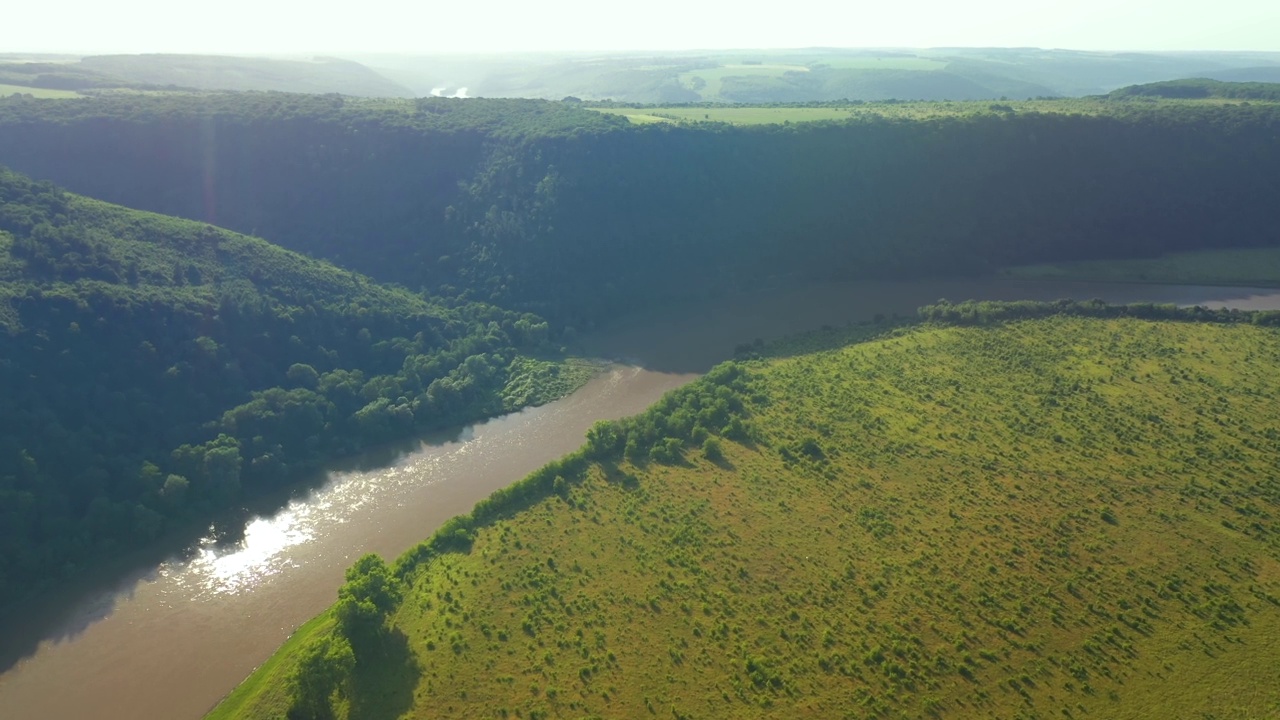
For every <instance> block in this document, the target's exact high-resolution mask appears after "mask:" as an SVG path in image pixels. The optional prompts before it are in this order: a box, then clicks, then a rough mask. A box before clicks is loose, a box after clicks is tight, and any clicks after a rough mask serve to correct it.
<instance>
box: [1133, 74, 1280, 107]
mask: <svg viewBox="0 0 1280 720" xmlns="http://www.w3.org/2000/svg"><path fill="white" fill-rule="evenodd" d="M1109 97H1112V98H1119V99H1125V98H1177V99H1206V98H1220V99H1228V100H1263V101H1268V102H1275V101H1277V100H1280V83H1273V82H1222V81H1220V80H1209V79H1206V78H1192V79H1188V80H1169V81H1166V82H1156V83H1148V84H1146V85H1131V86H1129V87H1124V88H1120V89H1119V90H1114V91H1112V92H1111V93H1110V95H1109Z"/></svg>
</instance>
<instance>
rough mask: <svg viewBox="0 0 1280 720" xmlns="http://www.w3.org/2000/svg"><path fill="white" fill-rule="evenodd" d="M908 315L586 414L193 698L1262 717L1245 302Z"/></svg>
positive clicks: (315, 710)
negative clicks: (1240, 306)
mask: <svg viewBox="0 0 1280 720" xmlns="http://www.w3.org/2000/svg"><path fill="white" fill-rule="evenodd" d="M922 313H923V314H924V316H925V317H926V318H927V319H931V320H932V321H931V322H926V323H924V324H921V325H915V326H908V327H902V328H897V329H886V328H883V327H880V328H877V327H874V326H872V327H863V328H858V329H855V330H851V331H843V332H834V331H833V332H831V333H827V334H826V335H818V336H810V337H808V338H801V339H798V340H797V341H795V342H792V343H790V344H784V345H781V346H778V347H774V348H771V349H766V350H765V356H764V357H762V358H759V359H754V360H747V361H741V362H738V363H734V364H727V365H724V366H721V367H719V368H717V369H716V370H714V371H712V372H711V373H709V374H708V375H707V376H706V378H704V379H703V380H701V381H699V382H697V383H695V384H694V385H693V386H690V387H689V388H686V389H683V390H680V391H677V392H676V393H673V394H672V395H669V396H668V397H667V398H666V399H664V401H663V402H661V403H659V405H657V406H655V408H653V409H651V410H650V411H649V412H647V413H646V414H644V415H642V416H640V417H638V418H636V419H633V420H630V421H623V422H621V423H618V424H601V425H598V426H597V427H596V428H595V429H594V430H593V431H592V432H591V433H590V434H589V435H588V443H587V446H586V447H585V448H584V449H583V450H582V451H580V452H579V453H577V454H575V455H572V456H570V457H568V458H566V459H564V460H562V461H560V462H558V463H553V464H552V465H551V466H548V467H547V468H545V469H544V470H542V471H539V472H538V473H535V474H534V475H533V476H530V478H528V479H526V480H525V481H523V482H522V483H519V484H518V485H516V486H514V487H512V488H509V489H508V490H504V491H501V492H499V493H498V494H497V495H495V496H494V497H493V498H491V499H490V500H487V501H484V502H482V503H480V504H479V505H478V506H477V507H476V509H475V511H473V513H472V515H470V516H464V517H462V518H459V519H457V520H455V521H453V522H451V523H447V524H446V525H445V527H443V528H442V529H441V530H440V531H439V532H438V533H437V534H436V535H435V536H434V537H433V538H432V539H431V540H430V541H428V542H427V543H424V544H423V545H422V546H421V547H420V548H419V549H417V550H415V551H411V552H410V553H407V554H406V555H405V556H404V557H402V558H401V559H400V560H399V561H398V562H397V563H395V564H394V565H393V566H391V567H390V568H388V567H387V566H385V565H383V564H382V563H381V561H379V560H377V559H376V558H365V559H363V560H361V561H360V562H359V563H357V564H356V566H355V567H354V568H353V569H352V570H351V571H350V572H349V573H348V579H349V582H348V584H347V585H346V586H345V587H344V588H343V589H342V590H341V591H340V592H339V598H340V601H339V603H338V605H337V606H335V609H334V610H333V611H331V612H330V613H326V614H325V615H322V616H321V617H319V618H317V620H316V621H314V622H313V623H311V624H309V625H307V626H305V627H304V628H302V629H301V630H300V631H299V632H298V633H297V634H296V635H295V637H294V638H293V639H292V640H291V641H290V643H289V644H287V645H286V647H285V648H284V649H283V650H282V651H281V653H280V654H278V655H277V656H276V658H273V660H272V661H271V662H270V663H268V664H267V665H265V666H264V667H263V668H261V669H260V670H259V672H258V673H256V674H255V675H254V676H253V677H252V678H250V679H249V681H248V682H247V683H246V684H245V685H244V686H242V688H241V689H240V690H238V691H237V692H236V693H233V694H232V695H231V696H230V697H229V698H228V700H227V701H226V702H225V703H224V704H223V705H222V706H220V707H219V708H218V709H217V710H215V712H214V713H213V714H212V715H210V717H211V718H231V717H237V718H268V717H281V716H283V715H284V714H285V713H286V712H293V713H294V716H296V717H327V716H330V715H331V714H332V716H334V717H339V718H346V717H351V718H356V717H408V718H417V717H423V718H425V717H433V718H435V717H477V718H481V717H483V718H489V717H526V718H543V717H611V716H648V715H656V716H668V715H670V716H673V717H735V718H736V717H780V718H781V717H797V716H812V717H898V716H909V717H921V716H933V717H955V718H963V717H974V718H978V717H982V718H996V717H998V718H1015V717H1017V718H1021V717H1111V718H1140V717H1172V716H1179V717H1188V716H1203V717H1270V716H1273V715H1274V714H1275V713H1277V712H1280V691H1277V688H1280V675H1277V668H1280V663H1277V662H1276V660H1277V658H1276V648H1275V646H1274V644H1273V643H1272V642H1270V639H1271V638H1273V637H1274V636H1275V633H1276V632H1278V631H1280V545H1278V544H1277V538H1278V537H1280V534H1278V533H1280V526H1277V525H1276V513H1277V510H1278V509H1280V508H1278V504H1280V495H1278V494H1277V487H1276V483H1275V478H1274V473H1273V472H1272V468H1273V467H1274V464H1275V462H1276V459H1277V446H1276V438H1277V437H1280V414H1277V411H1276V405H1275V403H1274V397H1275V395H1276V394H1277V393H1278V392H1280V384H1278V383H1277V381H1276V377H1277V373H1276V372H1275V367H1274V358H1275V357H1276V356H1277V351H1280V335H1277V333H1276V331H1275V330H1274V329H1272V328H1270V327H1264V326H1261V325H1259V323H1263V324H1269V323H1272V322H1273V321H1274V320H1275V318H1274V317H1272V316H1270V315H1248V314H1242V313H1218V314H1205V313H1198V312H1197V311H1186V312H1180V311H1176V310H1174V309H1172V308H1160V307H1150V306H1148V307H1137V306H1135V307H1133V308H1130V309H1128V310H1124V309H1115V308H1108V307H1105V306H1101V305H1096V304H1085V305H1062V304H1058V305H1034V304H1025V303H1024V304H1012V305H999V304H981V305H960V306H952V305H945V304H944V305H940V306H934V307H930V308H925V309H924V310H922ZM1143 317H1149V318H1166V319H1142V318H1143ZM1197 318H1201V319H1202V320H1203V321H1196V319H1197ZM1251 320H1252V322H1250V321H1251ZM290 708H292V710H290Z"/></svg>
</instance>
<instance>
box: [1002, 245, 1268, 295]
mask: <svg viewBox="0 0 1280 720" xmlns="http://www.w3.org/2000/svg"><path fill="white" fill-rule="evenodd" d="M1001 274H1003V275H1006V276H1008V277H1015V278H1022V279H1027V280H1047V279H1054V280H1101V281H1107V282H1150V283H1171V284H1182V285H1249V286H1260V287H1271V286H1280V248H1274V247H1269V248H1243V249H1233V250H1213V251H1208V252H1191V253H1172V254H1169V255H1165V256H1163V257H1158V258H1150V259H1142V260H1105V261H1104V260H1098V261H1090V262H1074V263H1060V264H1056V265H1026V266H1022V267H1015V268H1008V269H1005V270H1002V271H1001Z"/></svg>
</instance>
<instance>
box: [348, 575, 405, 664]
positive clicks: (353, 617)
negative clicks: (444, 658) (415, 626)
mask: <svg viewBox="0 0 1280 720" xmlns="http://www.w3.org/2000/svg"><path fill="white" fill-rule="evenodd" d="M401 595H402V591H401V587H400V581H399V580H398V579H396V577H395V576H394V575H393V574H392V573H391V570H390V568H388V567H387V564H386V562H385V561H383V559H382V558H380V557H378V556H377V555H373V554H369V555H365V556H364V557H362V558H360V559H359V560H357V561H356V563H355V564H354V565H352V566H351V567H350V568H349V569H348V570H347V582H346V584H344V585H343V586H342V587H341V588H339V589H338V604H337V605H336V606H335V607H334V615H335V616H336V617H337V620H338V629H339V630H340V631H341V633H342V634H343V635H344V636H345V637H346V638H347V639H348V640H349V641H350V642H351V647H352V648H353V649H354V650H355V652H356V653H357V654H364V653H367V652H369V651H370V650H371V649H372V648H374V647H376V645H377V644H378V642H379V641H380V640H381V639H382V636H383V635H384V634H385V632H386V621H387V616H388V615H389V614H390V613H391V611H392V610H394V609H395V607H396V605H397V604H398V603H399V602H400V598H401Z"/></svg>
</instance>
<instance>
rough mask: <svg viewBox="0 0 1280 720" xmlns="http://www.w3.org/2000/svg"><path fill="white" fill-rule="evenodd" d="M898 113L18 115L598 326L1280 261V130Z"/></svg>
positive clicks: (1258, 125) (99, 193) (488, 108)
mask: <svg viewBox="0 0 1280 720" xmlns="http://www.w3.org/2000/svg"><path fill="white" fill-rule="evenodd" d="M882 107H883V108H885V110H886V112H885V113H883V114H876V112H875V111H874V108H872V111H871V112H868V113H865V114H863V115H860V116H858V117H856V118H851V119H849V120H847V121H843V122H814V123H794V124H775V125H762V126H757V127H735V126H729V125H725V124H720V123H713V122H698V123H685V124H679V125H669V124H657V125H647V126H642V125H632V124H630V123H629V122H628V121H627V120H626V119H625V118H622V117H618V116H613V115H608V114H605V113H601V112H596V111H592V110H590V109H587V108H584V107H582V106H581V104H580V103H575V102H560V103H556V102H546V101H531V100H525V101H522V100H446V99H436V98H429V99H424V100H418V101H356V100H350V99H347V100H343V99H341V98H332V97H314V96H292V95H280V94H221V95H213V96H170V97H124V98H103V99H92V100H72V101H58V102H54V101H38V100H32V99H21V98H20V99H10V100H7V101H0V162H8V163H10V164H12V165H13V166H14V167H16V168H18V169H21V170H23V171H25V172H28V173H30V174H32V175H35V176H37V177H42V178H49V179H53V180H55V181H57V182H61V183H64V184H65V185H67V186H68V187H70V188H71V189H73V190H76V191H78V192H83V193H86V194H89V195H92V196H95V197H102V198H105V199H109V200H112V201H117V202H121V203H123V204H127V205H130V206H136V207H144V208H146V209H150V210H155V211H159V212H164V213H167V214H174V215H179V216H183V217H189V218H196V219H203V220H207V221H211V222H215V223H217V224H221V225H225V226H227V227H231V228H234V229H237V230H240V231H245V232H251V233H254V234H257V235H260V236H262V237H265V238H267V239H268V240H271V241H272V242H276V243H279V244H281V245H284V246H286V247H289V248H292V249H295V250H299V251H303V252H306V253H309V254H312V255H316V256H322V257H326V258H330V259H332V260H334V261H335V262H337V263H338V264H342V265H345V266H348V267H351V268H353V269H356V270H359V271H361V272H364V273H366V274H369V275H371V276H373V277H375V278H378V279H380V280H393V281H396V282H400V283H403V284H405V285H407V286H411V287H425V288H427V289H429V290H430V291H432V292H438V293H442V294H448V295H455V294H457V295H462V296H465V297H471V298H477V299H481V300H484V301H487V302H493V303H497V304H501V305H503V306H508V307H517V308H522V309H528V310H531V311H534V312H538V313H539V314H542V315H544V316H547V317H549V318H551V319H552V320H554V321H556V322H560V323H564V324H568V325H574V326H579V325H580V323H583V322H589V321H591V320H598V319H601V318H607V317H610V316H613V315H615V314H616V313H619V312H622V311H624V310H627V309H630V308H633V307H636V306H642V305H647V304H650V303H652V302H654V301H659V300H664V299H669V298H674V297H683V296H688V295H693V294H704V293H709V292H715V291H718V290H725V289H743V288H754V287H759V286H761V285H763V284H770V283H784V282H795V281H806V280H810V279H813V278H831V277H837V278H857V277H869V276H870V277H885V276H891V275H898V276H902V275H914V276H920V275H928V274H954V273H958V272H970V273H976V272H983V271H986V270H988V269H991V268H993V267H999V266H1002V265H1007V264H1018V263H1032V262H1052V261H1063V260H1074V259H1084V258H1090V259H1096V258H1105V257H1117V256H1141V255H1154V254H1158V253H1160V252H1165V251H1170V250H1187V249H1198V248H1206V247H1222V246H1233V245H1236V246H1243V245H1263V244H1280V234H1278V233H1280V230H1277V228H1280V225H1277V223H1276V222H1275V210H1274V202H1273V200H1274V198H1275V197H1277V196H1280V175H1277V174H1276V173H1275V172H1274V168H1275V167H1280V144H1278V143H1276V142H1275V137H1276V136H1277V133H1278V132H1280V105H1276V104H1272V103H1259V102H1254V103H1251V104H1250V105H1247V106H1246V105H1243V104H1224V103H1220V102H1215V101H1203V102H1201V101H1185V102H1182V101H1167V100H1158V101H1152V102H1128V101H1120V100H1110V101H1101V100H1100V101H1096V102H1093V103H1092V104H1088V105H1080V104H1079V103H1078V102H1077V101H1062V102H1054V101H1046V102H1043V103H1025V104H1018V105H1017V107H1014V106H1012V105H1001V104H994V105H993V104H991V103H972V104H953V105H945V104H935V105H931V106H925V107H923V108H922V109H921V110H920V112H919V113H918V114H916V115H910V114H903V113H901V112H897V107H898V106H896V105H890V104H886V105H884V106H882ZM1082 108H1083V109H1082ZM889 110H894V111H895V113H896V114H895V113H890V112H888V111H889ZM706 114H707V115H709V114H710V113H706Z"/></svg>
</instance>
